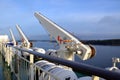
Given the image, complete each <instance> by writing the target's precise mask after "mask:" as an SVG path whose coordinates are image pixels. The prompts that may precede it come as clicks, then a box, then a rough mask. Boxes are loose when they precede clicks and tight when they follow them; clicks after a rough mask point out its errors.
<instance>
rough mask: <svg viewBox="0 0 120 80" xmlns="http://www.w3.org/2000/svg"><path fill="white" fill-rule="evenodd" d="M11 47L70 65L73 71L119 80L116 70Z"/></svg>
mask: <svg viewBox="0 0 120 80" xmlns="http://www.w3.org/2000/svg"><path fill="white" fill-rule="evenodd" d="M13 48H15V49H18V50H20V51H24V52H28V53H30V54H33V55H35V56H38V57H41V58H43V59H45V60H48V61H50V62H53V63H58V64H62V65H65V66H68V67H71V68H72V69H73V70H74V71H77V72H80V73H85V74H89V75H96V76H99V77H102V78H104V79H107V80H120V73H117V72H112V71H109V70H105V69H103V68H99V67H95V66H92V65H88V64H84V63H78V62H73V61H69V60H65V59H62V58H58V57H53V56H48V55H45V54H40V53H39V52H35V51H31V50H28V49H25V48H19V47H13Z"/></svg>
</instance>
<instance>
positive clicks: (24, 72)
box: [0, 43, 59, 80]
mask: <svg viewBox="0 0 120 80" xmlns="http://www.w3.org/2000/svg"><path fill="white" fill-rule="evenodd" d="M0 52H1V53H2V55H3V56H4V58H5V61H6V62H7V63H8V66H10V68H11V72H13V73H14V74H15V76H16V78H17V80H45V79H44V76H45V75H47V77H48V79H47V80H51V78H52V79H54V80H59V79H57V77H56V76H54V75H52V74H50V73H49V72H47V71H45V70H44V69H42V68H40V67H39V66H37V65H36V64H34V56H33V55H32V54H30V56H29V59H26V58H24V57H23V56H21V55H20V54H22V51H19V50H17V49H15V48H13V47H10V46H7V45H6V44H1V43H0ZM40 71H42V73H40Z"/></svg>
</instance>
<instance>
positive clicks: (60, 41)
mask: <svg viewBox="0 0 120 80" xmlns="http://www.w3.org/2000/svg"><path fill="white" fill-rule="evenodd" d="M57 40H58V41H59V43H60V44H61V43H62V42H63V43H64V42H72V40H63V39H61V37H60V36H58V37H57Z"/></svg>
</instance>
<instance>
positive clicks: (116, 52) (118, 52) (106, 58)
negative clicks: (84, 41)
mask: <svg viewBox="0 0 120 80" xmlns="http://www.w3.org/2000/svg"><path fill="white" fill-rule="evenodd" d="M33 44H34V46H37V47H40V48H44V49H46V50H47V49H58V45H57V44H56V43H51V42H34V43H33ZM93 46H94V48H95V49H96V55H95V56H94V57H93V58H92V59H89V60H86V61H82V60H81V59H80V58H79V57H78V56H75V61H77V62H80V63H85V64H90V65H93V66H97V67H101V68H106V67H111V66H112V58H113V57H117V58H120V46H100V45H93ZM118 67H119V64H118Z"/></svg>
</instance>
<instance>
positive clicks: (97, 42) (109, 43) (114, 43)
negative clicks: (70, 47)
mask: <svg viewBox="0 0 120 80" xmlns="http://www.w3.org/2000/svg"><path fill="white" fill-rule="evenodd" d="M29 41H30V42H39V41H40V42H52V43H56V41H55V40H29ZM80 41H81V42H82V43H84V44H90V45H104V46H120V39H108V40H80ZM17 42H21V40H17Z"/></svg>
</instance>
